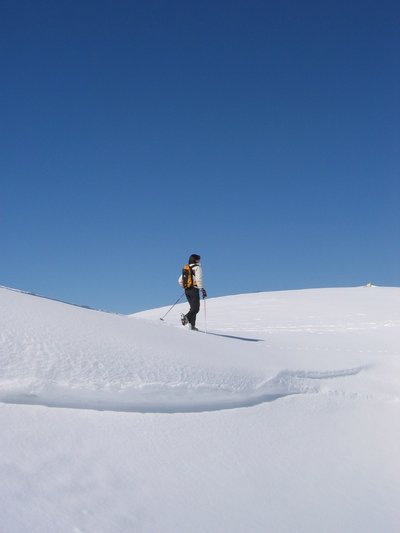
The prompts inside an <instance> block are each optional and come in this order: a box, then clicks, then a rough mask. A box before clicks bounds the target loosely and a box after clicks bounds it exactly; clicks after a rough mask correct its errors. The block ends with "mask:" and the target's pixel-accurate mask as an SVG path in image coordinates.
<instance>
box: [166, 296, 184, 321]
mask: <svg viewBox="0 0 400 533" xmlns="http://www.w3.org/2000/svg"><path fill="white" fill-rule="evenodd" d="M184 296H185V293H183V294H181V295H180V296H179V298H178V299H177V300H176V302H175V303H174V305H172V306H171V307H170V309H168V311H167V312H166V313H165V315H164V316H163V317H160V320H162V321H164V318H165V317H166V316H167V315H168V313H169V312H170V311H172V309H173V308H174V307H175V306H176V304H177V303H178V302H179V300H182V298H183V297H184Z"/></svg>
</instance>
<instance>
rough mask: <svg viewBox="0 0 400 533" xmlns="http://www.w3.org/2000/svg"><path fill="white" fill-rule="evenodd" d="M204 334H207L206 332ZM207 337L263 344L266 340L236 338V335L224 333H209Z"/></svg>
mask: <svg viewBox="0 0 400 533" xmlns="http://www.w3.org/2000/svg"><path fill="white" fill-rule="evenodd" d="M204 333H206V332H205V331H204ZM207 335H215V336H216V337H226V338H227V339H236V340H238V341H247V342H263V341H264V339H250V338H248V337H236V336H235V335H223V334H222V333H211V332H210V331H207Z"/></svg>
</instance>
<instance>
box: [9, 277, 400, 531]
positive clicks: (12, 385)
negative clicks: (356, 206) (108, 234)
mask: <svg viewBox="0 0 400 533" xmlns="http://www.w3.org/2000/svg"><path fill="white" fill-rule="evenodd" d="M206 305H207V331H208V333H207V334H205V333H197V332H191V331H189V330H187V329H186V328H183V327H182V326H181V325H180V322H179V316H180V313H181V312H182V311H184V310H185V309H187V304H180V305H177V306H176V307H175V308H174V309H173V310H172V311H171V312H170V313H169V314H168V315H167V316H166V318H165V321H164V322H162V321H160V320H159V318H160V317H162V316H163V315H164V314H165V313H166V312H167V311H168V309H169V308H168V307H166V308H165V309H164V308H163V309H156V310H151V311H146V312H143V313H138V314H135V315H131V316H119V315H113V314H109V313H104V312H99V311H94V310H90V309H85V308H80V307H77V306H72V305H68V304H65V303H62V302H57V301H53V300H49V299H46V298H39V297H37V296H33V295H30V294H26V293H22V292H18V291H14V290H10V289H7V288H0V324H1V329H0V368H1V373H0V420H1V427H2V432H1V437H0V479H1V483H0V513H1V527H0V530H1V531H4V532H7V533H21V532H25V531H29V532H30V533H39V532H40V533H43V532H53V531H57V532H60V533H64V532H85V533H89V532H90V533H92V532H93V533H94V532H95V533H114V532H133V531H134V532H146V533H147V532H151V533H153V532H154V533H156V532H157V533H158V532H167V533H170V532H171V533H172V532H174V533H175V532H181V531H182V532H183V531H184V532H188V531H190V532H195V533H197V532H199V533H200V532H201V533H204V532H212V533H214V532H215V533H217V532H225V531H229V532H243V531H251V532H265V531H268V532H278V533H281V532H282V533H286V532H287V533H289V532H290V533H292V532H294V531H296V532H307V533H310V532H311V533H312V532H318V533H320V532H321V531H324V532H326V533H330V532H332V533H333V532H335V533H336V532H340V533H342V532H347V531H349V532H350V531H351V532H356V533H357V532H359V533H366V532H367V533H368V532H371V533H375V532H378V531H379V532H380V531H385V533H392V532H393V533H395V532H396V533H397V531H399V525H398V524H399V523H400V509H399V503H400V476H399V472H400V451H399V446H398V443H399V439H400V416H399V415H400V401H399V398H400V393H399V391H400V372H399V370H400V289H398V288H383V287H375V286H371V287H357V288H345V289H313V290H304V291H287V292H274V293H256V294H243V295H238V296H229V297H224V298H209V299H208V300H206ZM202 306H203V308H202V310H201V312H200V315H199V320H198V325H199V327H200V329H202V330H205V329H206V324H205V323H204V318H205V315H204V302H202Z"/></svg>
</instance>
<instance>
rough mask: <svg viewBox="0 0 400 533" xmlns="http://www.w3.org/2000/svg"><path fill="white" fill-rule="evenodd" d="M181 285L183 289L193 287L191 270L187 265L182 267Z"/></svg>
mask: <svg viewBox="0 0 400 533" xmlns="http://www.w3.org/2000/svg"><path fill="white" fill-rule="evenodd" d="M182 287H183V288H184V289H191V288H192V287H194V280H193V271H192V269H191V267H190V266H189V265H185V266H184V267H183V268H182Z"/></svg>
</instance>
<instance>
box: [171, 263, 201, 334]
mask: <svg viewBox="0 0 400 533" xmlns="http://www.w3.org/2000/svg"><path fill="white" fill-rule="evenodd" d="M200 259H201V257H200V256H199V255H197V254H192V255H191V256H190V257H189V261H188V264H187V265H185V266H184V267H183V270H182V274H181V275H180V276H179V280H178V283H179V285H180V286H181V287H183V288H184V289H185V295H186V298H187V301H188V302H189V305H190V310H189V312H188V313H187V314H186V315H182V317H181V320H182V324H183V325H184V326H186V324H190V329H193V330H196V331H197V328H196V316H197V313H198V312H199V310H200V291H201V293H202V295H203V299H204V298H207V293H206V290H205V288H204V287H203V269H202V268H201V264H200Z"/></svg>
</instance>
